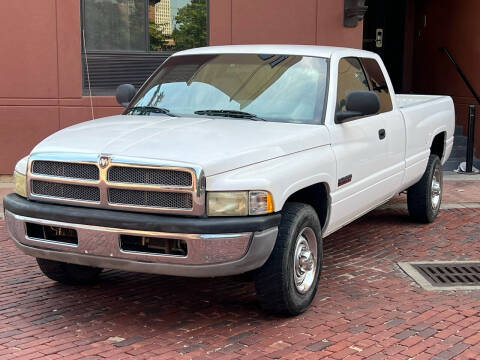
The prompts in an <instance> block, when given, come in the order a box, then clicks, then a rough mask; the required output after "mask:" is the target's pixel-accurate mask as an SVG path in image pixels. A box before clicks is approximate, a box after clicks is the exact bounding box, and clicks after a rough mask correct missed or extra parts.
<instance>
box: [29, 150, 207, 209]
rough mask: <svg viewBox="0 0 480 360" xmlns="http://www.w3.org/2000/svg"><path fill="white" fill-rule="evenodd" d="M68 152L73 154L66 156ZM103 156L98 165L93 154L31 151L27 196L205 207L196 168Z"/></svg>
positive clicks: (124, 205) (94, 203) (93, 203)
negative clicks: (71, 159) (101, 161)
mask: <svg viewBox="0 0 480 360" xmlns="http://www.w3.org/2000/svg"><path fill="white" fill-rule="evenodd" d="M67 156H68V158H75V159H76V160H75V161H70V162H69V161H65V158H66V157H67ZM102 158H104V157H102ZM57 159H58V160H57ZM107 160H108V161H107V164H106V166H104V167H101V166H100V164H99V157H98V156H96V155H93V154H92V155H90V154H85V155H83V154H67V155H62V154H43V155H42V154H35V155H32V156H31V157H30V166H29V169H30V170H29V172H28V174H27V176H28V191H29V198H30V199H32V200H38V201H47V202H54V203H64V204H71V205H81V206H88V207H99V208H112V209H116V210H128V211H141V212H156V213H172V214H185V215H202V214H203V213H204V211H205V177H204V176H203V173H202V172H201V171H200V170H199V169H198V168H193V167H190V166H185V167H181V166H172V165H171V164H167V165H163V164H162V163H160V162H159V163H158V164H155V161H153V163H154V164H152V165H147V164H145V163H144V162H143V161H142V162H140V163H139V162H135V161H132V160H131V159H129V158H120V157H114V156H111V157H109V158H108V159H107ZM102 165H105V164H104V163H102Z"/></svg>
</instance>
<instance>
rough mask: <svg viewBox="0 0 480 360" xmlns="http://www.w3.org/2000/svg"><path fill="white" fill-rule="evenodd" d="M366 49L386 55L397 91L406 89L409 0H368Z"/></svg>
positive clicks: (386, 64)
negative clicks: (407, 11) (405, 64)
mask: <svg viewBox="0 0 480 360" xmlns="http://www.w3.org/2000/svg"><path fill="white" fill-rule="evenodd" d="M365 4H366V5H367V6H368V11H367V14H366V16H365V19H364V21H363V49H364V50H369V51H373V52H375V53H377V54H378V55H380V57H381V58H382V60H383V62H384V63H385V66H386V67H387V70H388V73H389V74H390V78H391V80H392V83H393V87H394V89H395V91H396V92H403V91H405V89H404V85H405V84H404V74H403V72H404V42H405V15H406V6H407V0H395V1H386V0H367V1H366V3H365Z"/></svg>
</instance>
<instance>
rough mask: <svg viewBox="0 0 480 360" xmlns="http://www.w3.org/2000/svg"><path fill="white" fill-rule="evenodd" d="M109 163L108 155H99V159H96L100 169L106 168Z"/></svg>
mask: <svg viewBox="0 0 480 360" xmlns="http://www.w3.org/2000/svg"><path fill="white" fill-rule="evenodd" d="M109 163H110V158H109V157H108V156H100V159H98V165H100V167H101V168H102V169H104V168H106V167H107V166H108V164H109Z"/></svg>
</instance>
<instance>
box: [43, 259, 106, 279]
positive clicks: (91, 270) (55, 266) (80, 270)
mask: <svg viewBox="0 0 480 360" xmlns="http://www.w3.org/2000/svg"><path fill="white" fill-rule="evenodd" d="M37 263H38V267H39V268H40V270H42V272H43V273H44V274H45V276H47V277H48V278H50V279H52V280H55V281H58V282H60V283H62V284H68V285H82V284H92V283H94V282H96V281H97V279H98V275H99V274H100V273H101V272H102V269H100V268H95V267H90V266H83V265H75V264H67V263H64V262H60V261H53V260H46V259H40V258H37Z"/></svg>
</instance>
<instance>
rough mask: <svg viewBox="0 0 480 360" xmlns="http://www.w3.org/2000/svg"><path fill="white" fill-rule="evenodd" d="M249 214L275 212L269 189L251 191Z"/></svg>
mask: <svg viewBox="0 0 480 360" xmlns="http://www.w3.org/2000/svg"><path fill="white" fill-rule="evenodd" d="M249 199H250V201H249V214H250V215H263V214H269V213H271V212H273V210H274V207H273V198H272V194H270V193H269V192H268V191H250V192H249Z"/></svg>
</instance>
